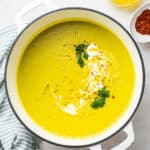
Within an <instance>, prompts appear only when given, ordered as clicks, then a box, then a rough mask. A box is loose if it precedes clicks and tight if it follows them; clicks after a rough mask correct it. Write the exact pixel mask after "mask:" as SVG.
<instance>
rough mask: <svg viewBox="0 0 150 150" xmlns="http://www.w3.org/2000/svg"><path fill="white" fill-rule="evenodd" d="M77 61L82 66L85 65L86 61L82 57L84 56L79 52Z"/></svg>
mask: <svg viewBox="0 0 150 150" xmlns="http://www.w3.org/2000/svg"><path fill="white" fill-rule="evenodd" d="M77 62H78V64H79V65H80V67H81V68H83V67H84V61H83V59H82V57H81V54H78V55H77Z"/></svg>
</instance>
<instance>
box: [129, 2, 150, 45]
mask: <svg viewBox="0 0 150 150" xmlns="http://www.w3.org/2000/svg"><path fill="white" fill-rule="evenodd" d="M145 9H150V1H149V2H146V3H144V4H143V5H142V6H140V7H139V8H138V9H137V10H136V11H135V12H134V14H133V15H132V17H131V21H130V31H131V34H132V36H133V37H134V38H135V40H136V41H137V42H140V43H148V42H150V35H142V34H140V33H138V32H137V31H136V28H135V23H136V20H137V17H138V16H139V15H140V14H141V13H142V12H143V11H144V10H145Z"/></svg>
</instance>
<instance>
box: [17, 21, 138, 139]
mask: <svg viewBox="0 0 150 150" xmlns="http://www.w3.org/2000/svg"><path fill="white" fill-rule="evenodd" d="M134 82H135V73H134V66H133V62H132V60H131V57H130V55H129V53H128V50H127V49H126V47H125V46H124V44H123V43H122V42H121V41H120V39H119V38H118V37H117V36H116V35H115V34H114V33H113V32H111V31H110V30H108V29H107V28H105V27H103V26H100V25H96V24H93V23H89V22H86V21H68V22H63V23H59V24H55V25H52V26H51V27H49V28H48V29H46V30H44V31H43V32H41V33H40V34H38V35H37V36H36V37H35V38H34V40H32V41H31V42H30V43H29V44H28V45H27V47H26V48H25V52H24V53H23V55H22V57H21V59H20V63H19V65H18V72H17V86H18V91H19V96H20V99H21V101H22V104H23V106H24V108H25V110H26V112H27V113H28V114H29V116H30V117H31V118H32V120H33V121H35V122H36V123H37V124H38V125H39V126H41V127H42V128H43V129H45V130H47V131H49V132H50V133H52V134H55V135H59V136H62V137H72V138H79V137H88V136H91V135H96V134H98V133H101V132H103V131H105V130H107V129H108V128H109V127H111V126H112V125H113V124H114V123H115V122H117V121H118V120H119V118H120V117H121V116H122V115H123V113H124V112H125V111H126V109H127V107H128V106H129V104H130V102H131V97H132V94H133V89H134Z"/></svg>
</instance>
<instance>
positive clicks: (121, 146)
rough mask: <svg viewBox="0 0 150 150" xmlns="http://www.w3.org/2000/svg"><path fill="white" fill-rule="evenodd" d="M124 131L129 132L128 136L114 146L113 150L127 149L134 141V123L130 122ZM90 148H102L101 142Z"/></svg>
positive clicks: (93, 149) (97, 149)
mask: <svg viewBox="0 0 150 150" xmlns="http://www.w3.org/2000/svg"><path fill="white" fill-rule="evenodd" d="M123 132H125V133H126V134H127V138H126V139H125V140H124V141H123V142H122V143H120V144H119V145H117V146H115V147H113V148H112V149H111V150H126V149H128V148H129V147H130V145H131V144H132V143H133V142H134V131H133V125H132V123H131V122H130V123H129V124H128V125H127V126H126V127H125V128H124V129H123ZM89 150H102V146H101V144H99V145H95V146H91V147H89Z"/></svg>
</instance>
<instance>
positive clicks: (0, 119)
mask: <svg viewBox="0 0 150 150" xmlns="http://www.w3.org/2000/svg"><path fill="white" fill-rule="evenodd" d="M16 36H17V29H16V26H15V25H13V26H8V27H1V28H0V150H37V149H39V146H38V144H37V143H39V141H38V139H37V138H36V137H34V136H33V135H32V134H31V133H30V132H29V131H27V130H26V129H25V128H24V127H23V126H22V125H21V124H20V122H19V121H18V120H17V118H16V116H15V115H14V113H13V111H12V110H11V108H10V106H9V103H8V99H7V96H6V94H5V88H4V86H5V83H4V70H5V63H6V59H7V56H8V53H9V51H10V47H11V45H12V43H13V41H14V40H15V38H16Z"/></svg>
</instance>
